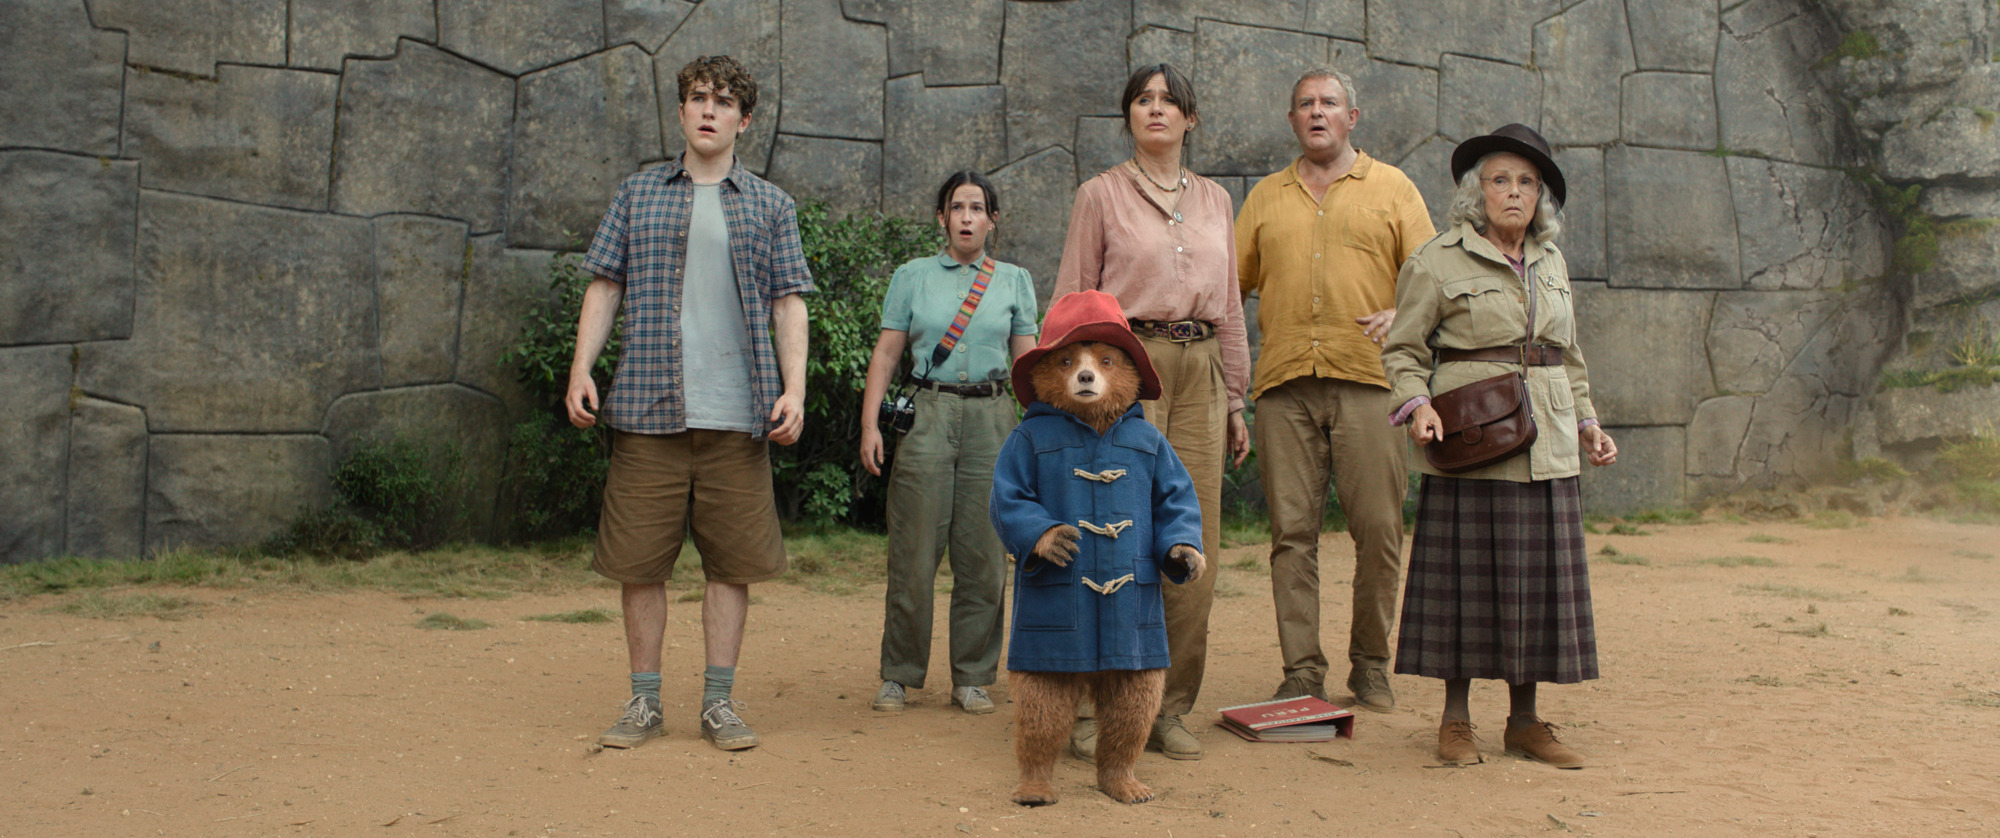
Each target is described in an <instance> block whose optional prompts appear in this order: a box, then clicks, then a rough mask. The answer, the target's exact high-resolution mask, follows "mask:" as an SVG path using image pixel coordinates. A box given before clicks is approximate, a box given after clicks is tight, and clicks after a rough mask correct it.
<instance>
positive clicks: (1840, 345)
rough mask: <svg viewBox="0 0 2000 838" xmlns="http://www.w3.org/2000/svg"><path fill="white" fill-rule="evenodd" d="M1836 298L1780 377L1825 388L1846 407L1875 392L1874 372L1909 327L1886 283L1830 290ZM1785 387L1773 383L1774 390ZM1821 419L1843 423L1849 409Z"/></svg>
mask: <svg viewBox="0 0 2000 838" xmlns="http://www.w3.org/2000/svg"><path fill="white" fill-rule="evenodd" d="M1829 296H1830V297H1831V298H1832V299H1835V300H1837V301H1838V304H1837V305H1836V306H1835V307H1834V309H1833V313H1832V314H1831V316H1829V317H1828V318H1827V320H1826V323H1825V325H1823V326H1821V327H1820V328H1819V329H1818V330H1817V331H1815V332H1813V333H1812V334H1811V335H1809V336H1807V338H1806V341H1805V344H1804V345H1803V346H1801V347H1800V348H1799V352H1798V354H1797V355H1794V356H1793V357H1792V359H1791V360H1790V362H1788V363H1787V365H1786V367H1785V371H1784V376H1786V377H1792V378H1799V379H1803V380H1805V381H1806V382H1807V383H1808V384H1810V385H1811V386H1812V387H1814V388H1817V389H1819V390H1822V391H1824V392H1825V393H1826V394H1827V396H1828V397H1829V398H1831V399H1833V400H1835V401H1836V402H1838V404H1835V405H1834V406H1835V407H1838V408H1839V409H1840V410H1843V411H1844V410H1846V409H1847V408H1848V407H1849V406H1852V405H1853V404H1858V400H1859V399H1860V398H1862V397H1864V396H1866V395H1868V394H1869V393H1871V392H1874V390H1875V386H1876V381H1877V375H1878V374H1879V372H1880V370H1881V369H1882V366H1883V364H1884V363H1885V362H1886V361H1887V360H1888V357H1889V353H1890V352H1891V351H1892V350H1894V349H1896V348H1897V347H1898V346H1900V345H1901V342H1902V340H1903V334H1904V331H1905V330H1906V329H1907V328H1908V325H1907V320H1906V319H1905V316H1904V314H1903V309H1904V306H1905V303H1904V301H1903V300H1902V294H1901V291H1900V289H1898V288H1896V287H1894V286H1893V285H1892V284H1890V283H1887V282H1864V283H1859V284H1858V285H1856V286H1855V287H1853V288H1846V287H1842V288H1840V289H1836V290H1834V291H1832V292H1829ZM1781 389H1783V387H1782V385H1776V384H1774V385H1772V387H1771V390H1772V391H1773V392H1776V391H1779V390H1781ZM1821 418H1822V419H1823V420H1824V421H1827V422H1834V423H1836V425H1835V427H1836V428H1837V427H1839V426H1838V424H1837V423H1839V422H1845V421H1847V419H1848V418H1849V417H1848V415H1847V414H1845V413H1840V414H1838V415H1835V414H1826V415H1824V416H1822V417H1821Z"/></svg>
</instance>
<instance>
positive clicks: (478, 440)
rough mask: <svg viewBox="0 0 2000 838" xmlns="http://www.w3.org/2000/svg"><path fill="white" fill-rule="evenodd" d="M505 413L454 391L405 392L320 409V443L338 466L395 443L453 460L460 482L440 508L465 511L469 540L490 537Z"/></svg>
mask: <svg viewBox="0 0 2000 838" xmlns="http://www.w3.org/2000/svg"><path fill="white" fill-rule="evenodd" d="M509 425H510V423H509V422H508V414H507V407H506V406H505V405H503V404H501V403H500V400H499V399H497V398H494V397H493V396H491V395H488V394H486V393H481V392H479V391H476V390H473V389H471V388H468V387H461V386H458V385H456V384H440V385H435V386H430V387H406V388H402V389H396V390H381V391H377V392H373V393H354V394H351V395H348V396H345V397H342V398H341V399H340V400H339V401H336V402H334V403H333V406H332V407H329V408H328V409H327V413H326V436H327V439H328V440H329V441H331V442H332V445H333V451H332V456H333V462H335V463H338V462H340V461H341V460H344V459H346V458H347V456H348V455H350V454H353V453H354V451H355V450H356V449H357V448H360V447H361V446H362V445H365V444H368V443H370V442H376V443H387V442H389V441H392V440H397V439H402V440H408V441H410V442H413V443H416V444H418V445H421V446H424V447H426V448H430V449H433V450H439V449H442V448H445V447H449V448H451V449H454V450H455V451H456V453H457V454H458V460H459V468H460V469H461V472H460V477H461V480H460V482H459V484H458V485H456V486H453V487H451V489H452V491H451V494H450V495H448V496H447V498H446V500H447V502H448V503H449V504H451V505H459V506H461V507H462V509H463V510H464V513H465V516H466V525H467V527H468V528H469V529H470V533H468V534H469V535H471V536H472V537H473V538H476V539H490V538H492V537H493V536H494V531H493V510H494V499H495V498H497V497H499V495H500V478H501V473H502V472H503V471H504V470H505V469H506V463H507V437H508V431H509Z"/></svg>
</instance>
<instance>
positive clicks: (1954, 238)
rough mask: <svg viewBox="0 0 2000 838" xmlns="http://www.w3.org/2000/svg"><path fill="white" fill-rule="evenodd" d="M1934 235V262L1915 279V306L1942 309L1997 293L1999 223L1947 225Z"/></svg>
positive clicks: (1979, 221)
mask: <svg viewBox="0 0 2000 838" xmlns="http://www.w3.org/2000/svg"><path fill="white" fill-rule="evenodd" d="M1943 226H1944V230H1943V232H1941V233H1939V234H1938V237H1937V238H1938V250H1937V258H1936V259H1934V260H1932V262H1931V269H1930V270H1928V271H1925V272H1923V273H1921V274H1918V275H1917V294H1916V300H1915V302H1916V304H1917V305H1919V306H1933V305H1943V304H1947V303H1955V302H1960V301H1965V300H1970V299H1973V298H1979V297H1987V298H1990V297H1991V296H1992V295H1993V293H1994V292H1995V291H2000V219H1993V218H1981V219H1974V220H1970V221H1959V222H1952V223H1947V224H1945V225H1943Z"/></svg>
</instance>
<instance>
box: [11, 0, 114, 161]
mask: <svg viewBox="0 0 2000 838" xmlns="http://www.w3.org/2000/svg"><path fill="white" fill-rule="evenodd" d="M124 82H125V35H124V34H123V33H120V32H105V31H102V30H98V29H92V28H91V26H90V15H89V14H87V13H86V12H85V10H84V6H83V4H82V3H78V2H76V0H9V2H6V3H0V102H5V103H7V105H6V107H0V148H4V147H6V146H23V147H30V148H52V149H59V150H62V151H75V152H80V153H83V154H105V155H114V154H117V153H118V118H119V108H120V106H121V101H122V100H121V98H120V97H121V96H122V94H123V85H124Z"/></svg>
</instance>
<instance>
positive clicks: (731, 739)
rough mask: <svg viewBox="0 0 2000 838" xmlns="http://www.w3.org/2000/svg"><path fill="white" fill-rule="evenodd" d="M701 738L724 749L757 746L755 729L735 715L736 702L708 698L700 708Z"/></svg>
mask: <svg viewBox="0 0 2000 838" xmlns="http://www.w3.org/2000/svg"><path fill="white" fill-rule="evenodd" d="M701 738H703V739H706V740H708V741H709V742H710V743H711V744H713V745H715V747H717V748H721V749H722V750H725V751H740V750H743V749H744V748H755V747H757V731H754V730H751V729H750V726H749V725H746V724H744V723H743V718H742V717H741V716H738V715H736V702H734V701H731V700H729V699H726V698H716V699H710V700H709V701H708V702H706V704H705V706H703V707H702V710H701Z"/></svg>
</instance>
